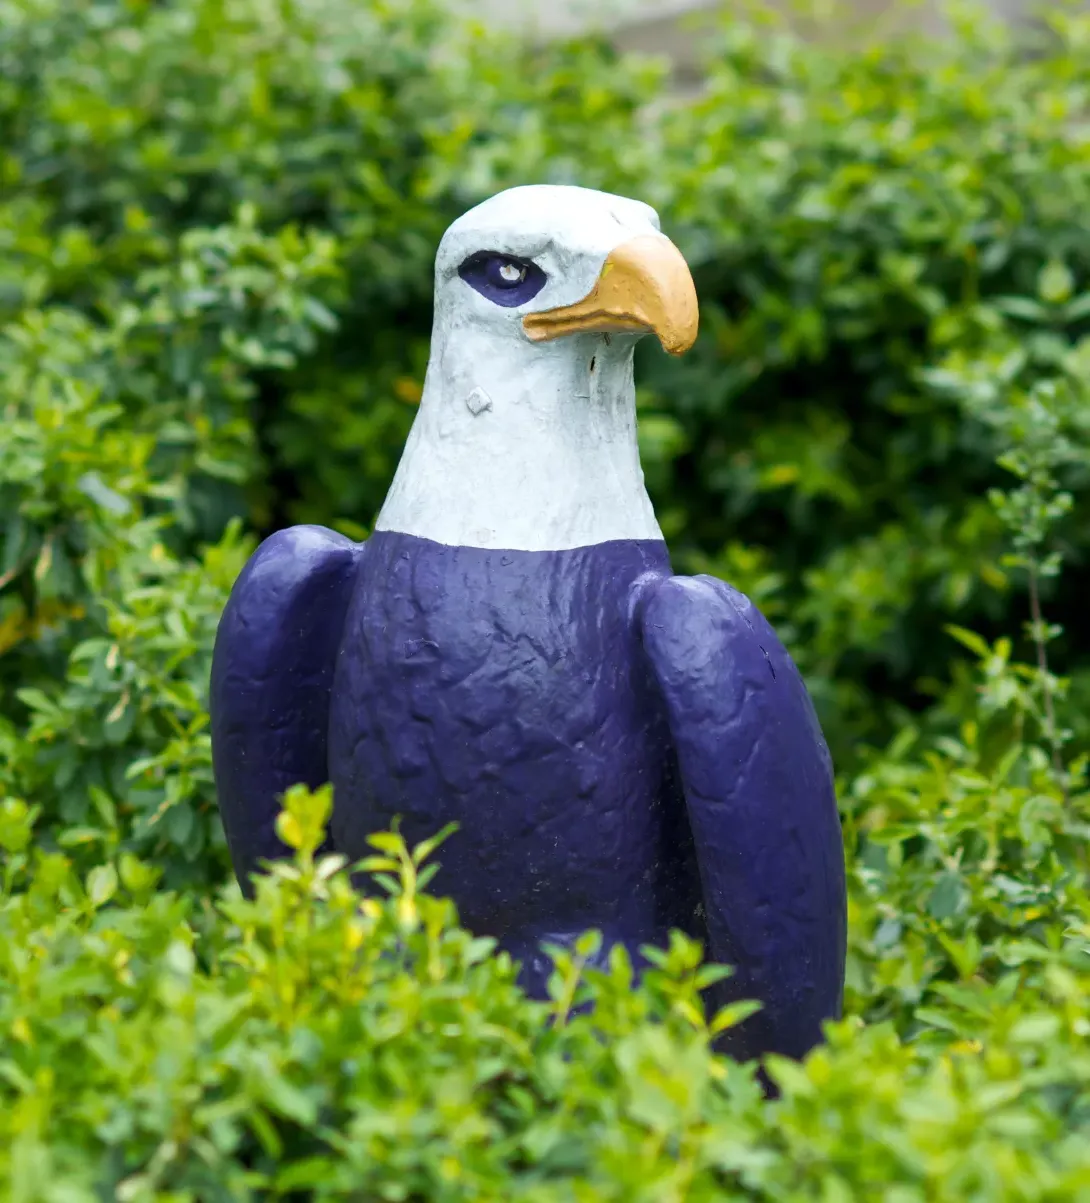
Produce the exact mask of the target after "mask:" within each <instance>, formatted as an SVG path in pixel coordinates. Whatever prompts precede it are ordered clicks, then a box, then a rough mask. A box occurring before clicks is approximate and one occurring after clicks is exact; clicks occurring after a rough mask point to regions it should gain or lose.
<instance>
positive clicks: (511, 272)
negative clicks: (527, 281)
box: [500, 263, 523, 284]
mask: <svg viewBox="0 0 1090 1203" xmlns="http://www.w3.org/2000/svg"><path fill="white" fill-rule="evenodd" d="M522 276H523V271H522V268H521V267H518V266H517V265H516V264H514V263H504V264H502V265H501V266H500V277H501V279H503V280H505V281H506V282H507V283H508V284H514V283H516V282H517V281H519V280H521V279H522Z"/></svg>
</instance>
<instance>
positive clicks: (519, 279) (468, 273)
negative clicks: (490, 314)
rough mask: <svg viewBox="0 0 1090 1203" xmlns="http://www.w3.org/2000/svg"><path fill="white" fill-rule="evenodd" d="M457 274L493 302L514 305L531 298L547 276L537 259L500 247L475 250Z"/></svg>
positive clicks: (540, 288)
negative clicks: (532, 259) (517, 255)
mask: <svg viewBox="0 0 1090 1203" xmlns="http://www.w3.org/2000/svg"><path fill="white" fill-rule="evenodd" d="M458 275H460V276H461V277H462V279H463V280H465V282H466V283H467V284H468V285H469V286H470V288H473V289H475V290H476V291H477V292H479V293H480V294H481V296H482V297H485V298H487V299H488V300H489V301H492V302H493V303H494V304H496V305H502V306H503V307H504V308H505V309H514V308H515V307H516V306H518V305H524V304H525V303H526V302H527V301H529V300H532V299H533V298H534V297H536V296H537V294H538V293H539V292H540V291H541V290H542V289H543V288H544V287H545V281H546V280H547V279H548V277H547V276H546V275H545V273H544V272H543V271H542V270H541V268H540V267H538V265H537V264H536V263H532V262H531V261H530V260H529V259H518V258H516V257H515V256H514V255H504V254H502V253H501V252H500V251H478V252H477V253H476V254H475V255H470V257H469V258H468V259H467V260H466V261H465V262H464V263H463V264H462V265H461V267H459V268H458Z"/></svg>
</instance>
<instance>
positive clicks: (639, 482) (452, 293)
mask: <svg viewBox="0 0 1090 1203" xmlns="http://www.w3.org/2000/svg"><path fill="white" fill-rule="evenodd" d="M696 323H697V307H696V293H695V290H694V288H693V284H692V278H691V276H690V275H689V271H688V268H687V267H686V266H685V261H684V260H683V259H682V257H681V255H680V253H679V252H678V251H677V249H676V248H675V247H674V245H673V243H671V242H670V241H669V239H667V238H666V237H664V236H663V235H662V234H661V233H660V232H659V222H658V216H657V215H656V213H655V211H654V210H653V209H652V208H651V207H650V206H648V205H645V204H642V203H641V202H639V201H634V200H629V199H627V198H625V197H620V196H611V195H610V194H608V193H605V192H595V191H592V190H590V189H587V188H573V187H561V186H551V185H538V186H530V187H522V188H512V189H510V190H509V191H507V192H501V193H500V194H499V195H497V196H494V197H492V198H491V199H490V200H487V201H485V202H484V203H483V204H481V205H478V206H477V207H476V208H475V209H471V210H470V211H469V212H468V213H466V214H464V215H463V216H462V217H460V218H459V219H458V220H457V221H456V222H455V223H454V224H453V225H452V226H451V227H450V229H449V230H447V232H446V234H445V235H444V236H443V240H442V242H441V243H440V246H439V252H438V254H437V256H436V262H435V321H434V326H433V330H432V344H431V359H430V362H429V364H428V371H427V377H426V379H425V382H424V394H423V397H422V399H421V402H420V412H419V413H418V415H417V418H416V421H415V422H414V423H413V428H412V431H411V432H410V434H409V440H408V443H407V444H406V447H405V453H404V455H403V456H402V460H401V463H400V465H399V467H398V470H397V474H396V476H395V477H394V482H393V485H392V486H391V488H390V492H389V494H388V496H387V498H386V503H385V505H384V506H383V508H382V512H381V513H380V515H379V518H378V521H377V523H376V529H378V530H391V531H400V532H402V533H405V534H412V535H418V536H421V537H423V538H427V539H433V540H435V541H437V542H440V543H447V544H452V545H461V546H473V547H490V548H507V549H513V550H514V549H517V550H527V551H538V550H554V549H555V550H559V549H564V548H571V547H581V546H587V545H590V544H595V543H603V542H606V541H607V540H611V539H661V538H662V534H661V532H660V531H659V527H658V523H657V522H656V521H655V515H654V511H653V510H652V508H651V502H650V500H649V498H648V496H647V491H646V489H645V488H644V484H643V472H642V470H641V469H640V463H639V452H638V448H637V443H636V404H635V388H634V385H633V380H632V355H633V351H634V348H635V344H636V342H637V341H638V339H639V338H641V337H642V336H643V335H644V334H647V333H651V332H653V333H655V334H657V335H658V336H659V338H660V340H661V341H662V343H663V346H664V347H666V349H667V350H668V351H671V352H672V353H675V354H679V353H680V352H682V351H684V350H686V349H687V348H688V347H689V346H690V345H691V344H692V342H693V339H694V338H695V337H696Z"/></svg>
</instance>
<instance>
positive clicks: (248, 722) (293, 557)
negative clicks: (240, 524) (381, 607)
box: [209, 526, 363, 892]
mask: <svg viewBox="0 0 1090 1203" xmlns="http://www.w3.org/2000/svg"><path fill="white" fill-rule="evenodd" d="M362 550H363V545H362V544H356V543H352V542H351V541H350V540H349V539H346V538H344V537H343V536H342V535H338V534H335V533H334V532H333V531H330V530H326V529H325V528H324V527H320V526H295V527H292V528H290V529H289V530H283V531H278V532H277V533H276V534H275V535H272V536H271V537H270V538H268V539H266V540H265V542H264V543H262V544H261V546H260V547H259V548H258V549H257V551H256V552H254V554H253V556H251V557H250V560H249V562H248V563H247V565H246V567H245V568H244V569H243V570H242V573H241V575H240V576H239V578H238V580H237V581H236V582H235V586H234V588H233V589H232V590H231V596H230V599H229V600H228V602H227V606H226V608H225V609H224V612H223V617H222V618H221V619H220V625H219V630H218V632H217V634H216V646H215V651H214V653H213V656H212V684H211V694H210V699H209V709H210V711H211V717H212V766H213V771H214V773H215V778H216V791H217V793H218V795H219V805H220V813H221V815H222V817H223V826H224V830H225V831H226V833H227V844H228V847H229V848H230V850H231V860H232V862H233V863H234V867H235V874H236V876H237V877H238V879H239V882H240V884H241V885H242V887H243V889H244V890H246V891H247V892H249V890H250V886H249V877H250V874H251V873H252V872H253V871H254V870H255V869H256V868H258V862H259V861H260V860H262V859H273V858H276V857H280V856H283V855H285V853H286V849H285V847H284V845H283V844H282V843H281V841H280V839H279V838H278V837H277V834H276V827H275V825H276V816H277V813H278V811H279V809H280V807H279V798H280V796H281V794H283V792H284V791H285V790H286V789H288V788H289V787H290V786H292V785H297V784H305V785H308V786H310V787H311V788H312V789H313V788H316V787H317V786H319V785H323V784H325V782H326V781H328V780H329V772H328V766H327V739H328V734H327V732H328V726H329V695H330V689H331V687H332V683H333V667H334V662H335V660H336V657H337V650H338V648H339V646H340V641H341V633H342V630H343V628H344V618H345V612H346V610H347V609H348V602H349V599H350V598H351V595H352V588H353V585H354V583H355V579H356V571H357V569H358V566H359V561H360V554H361V552H362Z"/></svg>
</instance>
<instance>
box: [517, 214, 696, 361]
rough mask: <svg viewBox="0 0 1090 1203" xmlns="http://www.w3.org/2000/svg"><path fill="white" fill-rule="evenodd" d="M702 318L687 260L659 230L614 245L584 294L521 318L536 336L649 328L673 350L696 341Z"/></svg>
mask: <svg viewBox="0 0 1090 1203" xmlns="http://www.w3.org/2000/svg"><path fill="white" fill-rule="evenodd" d="M698 322H699V310H698V307H697V301H696V287H695V285H694V284H693V277H692V276H691V275H690V273H689V266H688V264H687V263H686V262H685V260H684V258H683V257H682V254H681V252H680V251H679V250H678V249H677V247H676V246H674V244H673V243H672V242H671V241H670V240H669V238H665V237H663V236H662V235H655V234H645V235H641V236H640V237H639V238H633V239H631V240H629V241H628V242H624V243H622V244H621V245H620V246H619V247H617V248H616V249H615V250H613V251H611V252H610V254H609V257H608V258H607V259H606V261H605V263H604V264H603V265H602V271H601V274H600V275H599V276H598V280H597V283H596V284H595V285H594V287H593V288H592V289H591V290H590V292H589V294H588V295H587V296H585V297H584V298H583V300H581V301H576V303H575V304H574V305H562V306H561V307H560V308H559V309H546V310H545V311H544V312H542V313H528V314H527V315H526V316H525V317H524V318H523V319H522V325H523V329H524V330H525V331H526V333H527V334H528V335H529V336H530V338H532V339H533V340H534V341H535V342H545V341H547V340H548V339H552V338H559V337H560V336H561V335H562V334H576V333H578V332H580V331H582V332H594V333H599V334H625V333H627V334H633V333H637V334H648V333H651V334H656V335H658V339H659V342H660V343H662V346H663V350H665V351H668V352H669V353H670V354H671V355H681V354H683V353H684V352H685V351H687V350H688V349H689V348H690V347H691V346H692V345H693V343H694V342H695V341H696V331H697V325H698Z"/></svg>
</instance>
